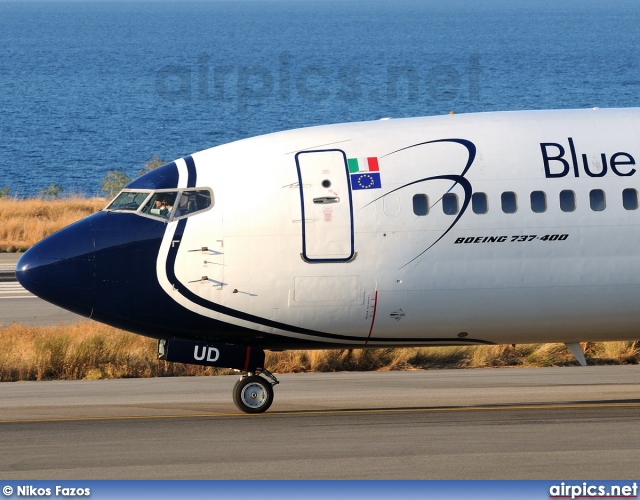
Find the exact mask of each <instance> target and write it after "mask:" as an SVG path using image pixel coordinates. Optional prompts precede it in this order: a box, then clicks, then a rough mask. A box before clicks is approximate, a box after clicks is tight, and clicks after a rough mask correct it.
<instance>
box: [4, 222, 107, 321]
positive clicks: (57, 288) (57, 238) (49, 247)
mask: <svg viewBox="0 0 640 500" xmlns="http://www.w3.org/2000/svg"><path fill="white" fill-rule="evenodd" d="M16 277H17V278H18V281H19V282H20V284H21V285H22V286H23V287H25V288H26V289H27V290H29V291H30V292H31V293H33V294H34V295H37V296H38V297H40V298H42V299H44V300H46V301H48V302H51V303H52V304H55V305H57V306H60V307H63V308H64V309H68V310H69V311H72V312H74V313H77V314H81V315H83V316H90V315H91V310H92V308H93V303H94V295H95V252H94V238H93V232H92V229H91V217H88V218H86V219H83V220H81V221H79V222H76V223H75V224H72V225H71V226H69V227H66V228H64V229H62V230H60V231H58V232H57V233H54V234H52V235H51V236H49V237H48V238H45V239H44V240H42V241H41V242H39V243H37V244H36V245H34V246H33V247H31V248H30V249H29V250H27V252H25V254H24V255H23V256H22V257H21V258H20V260H19V261H18V264H17V265H16Z"/></svg>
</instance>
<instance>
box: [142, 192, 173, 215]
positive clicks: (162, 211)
mask: <svg viewBox="0 0 640 500" xmlns="http://www.w3.org/2000/svg"><path fill="white" fill-rule="evenodd" d="M177 195H178V193H177V192H176V191H168V192H159V193H155V194H154V195H153V196H152V197H151V199H150V200H149V201H148V202H147V203H146V205H145V206H144V208H143V209H142V213H143V214H147V215H153V216H154V217H160V218H162V219H168V218H169V217H170V216H171V212H172V211H173V207H174V205H175V202H176V196H177Z"/></svg>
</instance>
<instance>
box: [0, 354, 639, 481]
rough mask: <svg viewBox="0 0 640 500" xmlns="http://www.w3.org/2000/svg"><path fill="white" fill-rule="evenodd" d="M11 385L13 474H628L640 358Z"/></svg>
mask: <svg viewBox="0 0 640 500" xmlns="http://www.w3.org/2000/svg"><path fill="white" fill-rule="evenodd" d="M279 378H280V380H281V382H282V383H281V385H279V386H277V387H276V391H275V392H276V397H275V402H274V404H273V406H272V408H271V409H270V410H269V411H268V412H267V413H265V414H262V415H244V414H240V413H238V411H237V410H236V409H235V407H234V406H233V404H232V402H231V388H232V386H233V383H234V382H235V377H197V378H164V379H137V380H110V381H59V382H18V383H6V384H0V449H1V450H2V454H1V456H0V478H4V479H116V478H117V479H186V478H189V479H196V478H197V479H310V478H314V479H550V478H560V479H583V478H598V479H625V478H626V479H629V478H634V477H636V476H637V471H638V463H640V439H639V438H640V430H639V429H638V425H637V422H638V418H639V417H640V399H639V397H638V394H639V391H640V367H638V366H606V367H570V368H535V369H534V368H504V369H485V370H483V369H476V370H440V371H415V372H388V373H334V374H292V375H282V376H280V377H279Z"/></svg>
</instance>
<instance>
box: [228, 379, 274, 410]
mask: <svg viewBox="0 0 640 500" xmlns="http://www.w3.org/2000/svg"><path fill="white" fill-rule="evenodd" d="M259 373H262V374H263V375H264V376H265V377H268V378H269V379H270V380H267V379H266V378H265V377H261V376H260V375H258V374H259ZM279 383H280V382H278V379H276V377H275V376H274V375H273V374H272V373H270V372H269V371H268V370H266V369H265V368H263V369H261V370H257V371H256V372H255V373H252V372H249V373H248V374H247V375H243V376H241V377H240V380H238V381H237V382H236V385H235V386H234V387H233V402H234V403H235V404H236V406H237V407H238V409H239V410H241V411H243V412H245V413H262V412H265V411H267V410H268V409H269V407H270V406H271V403H273V386H274V385H277V384H279Z"/></svg>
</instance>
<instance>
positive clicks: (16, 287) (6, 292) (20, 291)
mask: <svg viewBox="0 0 640 500" xmlns="http://www.w3.org/2000/svg"><path fill="white" fill-rule="evenodd" d="M26 298H37V297H36V296H35V295H33V294H32V293H30V292H28V291H27V290H25V289H24V288H23V287H22V285H20V283H18V282H17V281H9V282H6V283H0V299H26Z"/></svg>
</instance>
